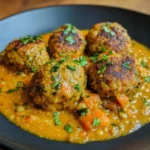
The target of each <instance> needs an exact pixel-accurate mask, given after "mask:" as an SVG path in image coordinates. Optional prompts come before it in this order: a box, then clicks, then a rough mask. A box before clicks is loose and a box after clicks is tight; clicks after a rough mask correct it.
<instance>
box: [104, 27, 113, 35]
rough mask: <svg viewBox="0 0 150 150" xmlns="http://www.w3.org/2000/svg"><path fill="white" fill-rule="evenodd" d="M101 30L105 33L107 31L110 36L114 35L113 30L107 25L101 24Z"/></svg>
mask: <svg viewBox="0 0 150 150" xmlns="http://www.w3.org/2000/svg"><path fill="white" fill-rule="evenodd" d="M103 30H104V31H105V32H107V33H109V34H110V35H111V36H114V35H115V32H114V31H111V30H110V29H109V28H108V27H107V26H103Z"/></svg>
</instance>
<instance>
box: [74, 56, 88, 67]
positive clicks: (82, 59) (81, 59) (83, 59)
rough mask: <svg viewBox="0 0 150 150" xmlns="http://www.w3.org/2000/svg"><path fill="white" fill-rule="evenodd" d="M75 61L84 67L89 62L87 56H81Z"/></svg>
mask: <svg viewBox="0 0 150 150" xmlns="http://www.w3.org/2000/svg"><path fill="white" fill-rule="evenodd" d="M74 62H76V63H77V64H79V65H80V66H82V67H84V66H86V65H87V64H88V61H87V57H86V56H80V57H79V59H75V60H74Z"/></svg>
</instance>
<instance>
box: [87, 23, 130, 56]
mask: <svg viewBox="0 0 150 150" xmlns="http://www.w3.org/2000/svg"><path fill="white" fill-rule="evenodd" d="M87 43H88V46H87V47H88V53H89V54H94V53H102V52H105V51H107V50H112V51H114V52H116V53H119V54H123V55H124V54H128V53H130V48H131V40H130V37H129V35H128V33H127V31H126V29H125V28H123V27H122V26H121V25H120V24H118V23H116V22H112V23H111V22H102V23H97V24H95V25H94V26H93V28H92V29H90V30H89V33H88V35H87Z"/></svg>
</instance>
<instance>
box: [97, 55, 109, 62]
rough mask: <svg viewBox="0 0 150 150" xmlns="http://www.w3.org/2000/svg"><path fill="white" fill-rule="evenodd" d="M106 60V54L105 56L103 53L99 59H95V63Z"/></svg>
mask: <svg viewBox="0 0 150 150" xmlns="http://www.w3.org/2000/svg"><path fill="white" fill-rule="evenodd" d="M106 60H108V56H106V55H105V54H104V55H103V56H102V58H101V59H100V60H97V61H96V62H95V63H99V62H104V61H106Z"/></svg>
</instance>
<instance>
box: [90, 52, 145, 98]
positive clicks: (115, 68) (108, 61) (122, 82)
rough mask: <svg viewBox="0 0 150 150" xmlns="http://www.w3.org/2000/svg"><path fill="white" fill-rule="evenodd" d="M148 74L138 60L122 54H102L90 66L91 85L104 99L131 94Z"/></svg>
mask: <svg viewBox="0 0 150 150" xmlns="http://www.w3.org/2000/svg"><path fill="white" fill-rule="evenodd" d="M145 74H146V71H145V69H144V68H142V67H141V64H140V62H139V61H138V60H136V59H135V58H133V57H131V56H128V55H126V56H122V55H120V54H117V53H115V54H111V55H105V54H100V55H99V57H98V58H97V60H95V61H94V63H93V64H92V65H91V66H90V67H89V70H88V76H89V82H88V83H89V86H90V88H91V89H92V90H93V91H95V92H98V93H99V95H100V97H101V98H102V99H103V98H104V99H105V98H110V97H116V95H121V94H125V95H127V96H128V95H129V94H132V93H134V91H135V89H136V88H137V87H138V86H139V85H140V84H141V83H142V81H143V80H142V77H143V76H144V75H145Z"/></svg>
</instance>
